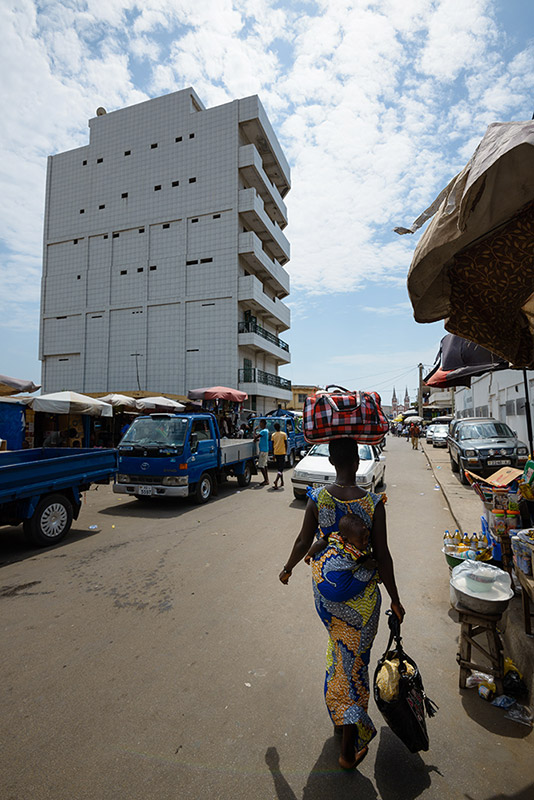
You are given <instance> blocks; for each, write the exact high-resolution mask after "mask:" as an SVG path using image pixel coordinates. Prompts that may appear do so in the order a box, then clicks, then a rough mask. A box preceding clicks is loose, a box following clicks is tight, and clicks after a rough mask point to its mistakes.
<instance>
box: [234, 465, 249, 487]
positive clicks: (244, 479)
mask: <svg viewBox="0 0 534 800" xmlns="http://www.w3.org/2000/svg"><path fill="white" fill-rule="evenodd" d="M251 478H252V467H251V466H250V461H247V463H246V464H245V468H244V469H243V474H242V475H238V476H237V482H238V484H239V486H248V485H249V483H250V479H251Z"/></svg>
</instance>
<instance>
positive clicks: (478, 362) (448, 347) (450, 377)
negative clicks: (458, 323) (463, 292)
mask: <svg viewBox="0 0 534 800" xmlns="http://www.w3.org/2000/svg"><path fill="white" fill-rule="evenodd" d="M508 366H509V364H508V361H505V360H504V359H502V358H500V357H499V356H496V355H495V354H494V353H491V352H490V351H489V350H486V348H485V347H481V346H480V345H479V344H475V343H474V342H468V341H467V339H463V338H462V337H461V336H455V335H454V334H453V333H449V334H448V335H447V336H444V337H443V339H442V340H441V343H440V347H439V352H438V355H437V356H436V364H435V366H434V367H433V368H432V370H431V371H430V372H429V373H428V375H427V376H426V377H425V378H423V381H424V383H426V385H427V386H436V387H439V388H440V389H446V388H448V387H451V386H471V378H474V377H477V376H478V375H484V373H486V372H496V371H497V370H501V369H508Z"/></svg>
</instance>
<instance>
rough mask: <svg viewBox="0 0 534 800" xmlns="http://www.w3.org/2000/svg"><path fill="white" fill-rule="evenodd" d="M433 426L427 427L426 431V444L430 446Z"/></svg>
mask: <svg viewBox="0 0 534 800" xmlns="http://www.w3.org/2000/svg"><path fill="white" fill-rule="evenodd" d="M435 427H436V426H435V425H428V427H427V429H426V443H427V444H432V434H433V433H434V428H435Z"/></svg>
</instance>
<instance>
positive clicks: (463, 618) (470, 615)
mask: <svg viewBox="0 0 534 800" xmlns="http://www.w3.org/2000/svg"><path fill="white" fill-rule="evenodd" d="M454 607H455V609H456V611H457V612H458V614H459V617H460V624H461V626H462V629H461V634H460V652H459V653H458V655H457V656H456V660H457V662H458V664H459V665H460V689H465V685H466V680H467V678H468V677H469V671H470V670H472V669H475V670H478V671H479V672H487V673H488V674H490V675H493V680H494V682H495V687H496V689H497V694H502V693H503V688H502V679H503V677H504V659H503V654H502V652H503V646H502V642H501V637H500V635H499V632H498V630H497V623H498V622H499V620H500V619H501V616H502V615H501V614H498V615H491V616H490V615H489V614H477V613H476V612H475V611H470V610H469V609H468V608H465V607H464V606H461V605H455V606H454ZM484 633H485V634H486V637H487V647H488V649H487V650H485V649H484V647H482V645H481V644H480V643H479V642H477V641H475V638H476V637H478V636H480V635H481V634H484ZM473 647H474V648H475V649H476V650H478V651H479V652H480V653H482V654H483V655H484V656H486V658H487V659H488V661H489V662H490V665H489V666H488V665H486V664H475V663H474V662H473V661H471V649H472V648H473Z"/></svg>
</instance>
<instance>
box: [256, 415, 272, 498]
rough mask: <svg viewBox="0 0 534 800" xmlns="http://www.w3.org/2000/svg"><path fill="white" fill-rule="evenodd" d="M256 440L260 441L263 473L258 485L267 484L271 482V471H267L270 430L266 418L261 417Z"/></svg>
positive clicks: (260, 462)
mask: <svg viewBox="0 0 534 800" xmlns="http://www.w3.org/2000/svg"><path fill="white" fill-rule="evenodd" d="M254 441H255V442H257V441H259V443H260V445H259V446H260V453H259V457H258V467H259V468H260V469H261V473H262V475H263V481H262V483H259V484H258V486H267V484H268V483H269V473H268V472H267V460H268V458H269V430H268V428H267V423H266V422H265V420H264V419H260V429H259V431H258V432H257V433H256V434H255V435H254Z"/></svg>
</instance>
